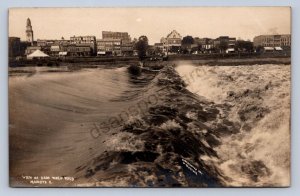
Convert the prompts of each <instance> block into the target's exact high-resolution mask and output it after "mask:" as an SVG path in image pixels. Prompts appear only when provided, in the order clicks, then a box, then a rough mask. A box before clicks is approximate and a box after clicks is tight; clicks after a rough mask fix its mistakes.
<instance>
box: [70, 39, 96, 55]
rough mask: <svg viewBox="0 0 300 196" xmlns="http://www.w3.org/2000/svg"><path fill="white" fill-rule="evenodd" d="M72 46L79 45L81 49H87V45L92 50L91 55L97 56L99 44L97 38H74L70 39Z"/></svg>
mask: <svg viewBox="0 0 300 196" xmlns="http://www.w3.org/2000/svg"><path fill="white" fill-rule="evenodd" d="M70 44H72V45H78V46H79V47H86V46H87V45H89V46H90V48H91V55H94V54H96V51H97V43H96V37H95V36H75V35H74V36H73V37H71V38H70Z"/></svg>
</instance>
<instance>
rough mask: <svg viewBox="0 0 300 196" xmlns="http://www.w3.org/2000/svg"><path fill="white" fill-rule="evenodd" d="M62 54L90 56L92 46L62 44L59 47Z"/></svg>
mask: <svg viewBox="0 0 300 196" xmlns="http://www.w3.org/2000/svg"><path fill="white" fill-rule="evenodd" d="M62 53H63V54H64V56H66V55H68V56H91V55H92V48H91V47H90V44H80V45H79V44H64V45H62V46H61V47H60V52H59V53H58V55H60V54H62Z"/></svg>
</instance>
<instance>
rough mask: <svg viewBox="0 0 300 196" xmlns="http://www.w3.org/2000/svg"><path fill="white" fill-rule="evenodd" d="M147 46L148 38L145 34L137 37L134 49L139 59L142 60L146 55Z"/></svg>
mask: <svg viewBox="0 0 300 196" xmlns="http://www.w3.org/2000/svg"><path fill="white" fill-rule="evenodd" d="M148 47H149V44H148V38H147V36H145V35H142V36H140V37H139V39H138V41H137V43H136V49H137V51H138V56H139V59H140V60H141V61H143V60H144V59H145V58H146V56H147V49H148Z"/></svg>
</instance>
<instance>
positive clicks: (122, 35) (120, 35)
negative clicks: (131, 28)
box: [102, 31, 131, 43]
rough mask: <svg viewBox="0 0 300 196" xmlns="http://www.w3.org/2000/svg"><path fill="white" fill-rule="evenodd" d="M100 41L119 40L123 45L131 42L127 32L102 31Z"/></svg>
mask: <svg viewBox="0 0 300 196" xmlns="http://www.w3.org/2000/svg"><path fill="white" fill-rule="evenodd" d="M102 39H121V40H122V42H123V43H129V42H131V37H130V35H129V34H128V33H127V32H113V31H102Z"/></svg>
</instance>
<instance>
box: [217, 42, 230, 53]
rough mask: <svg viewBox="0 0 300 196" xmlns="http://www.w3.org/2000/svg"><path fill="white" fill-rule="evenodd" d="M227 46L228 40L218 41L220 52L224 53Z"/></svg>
mask: <svg viewBox="0 0 300 196" xmlns="http://www.w3.org/2000/svg"><path fill="white" fill-rule="evenodd" d="M227 48H228V42H226V41H223V40H222V41H220V44H219V49H220V51H221V52H222V53H224V52H225V51H226V50H227Z"/></svg>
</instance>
